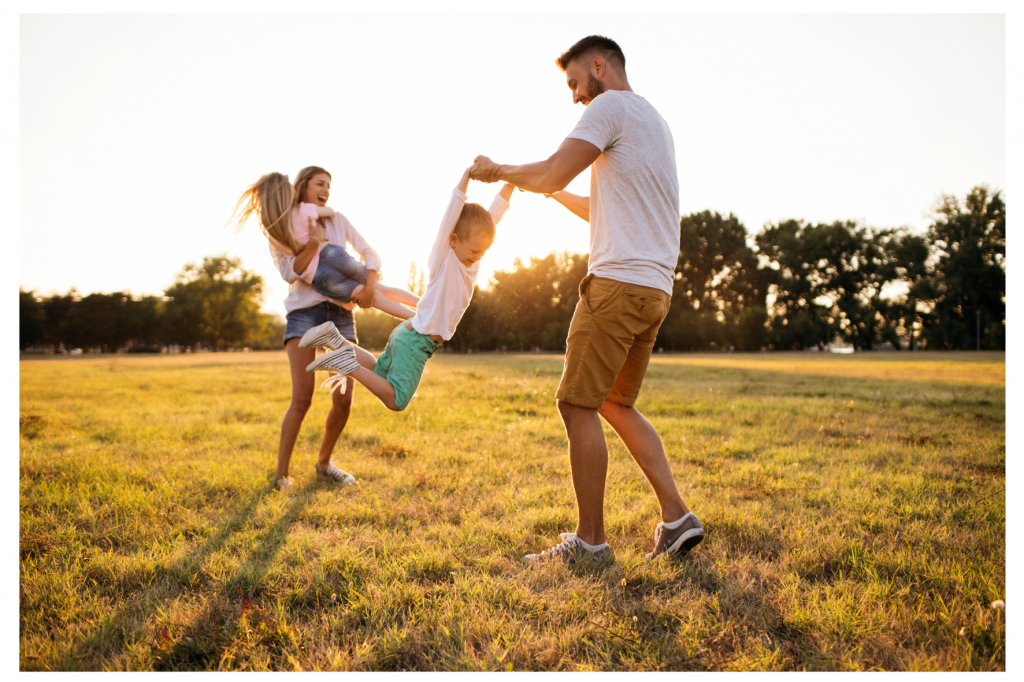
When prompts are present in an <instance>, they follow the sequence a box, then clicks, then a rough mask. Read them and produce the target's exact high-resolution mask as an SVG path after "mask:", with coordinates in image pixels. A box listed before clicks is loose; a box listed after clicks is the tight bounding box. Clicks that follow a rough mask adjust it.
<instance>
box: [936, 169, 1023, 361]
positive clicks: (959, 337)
mask: <svg viewBox="0 0 1024 682" xmlns="http://www.w3.org/2000/svg"><path fill="white" fill-rule="evenodd" d="M928 242H929V244H930V245H931V246H932V248H933V249H935V251H936V254H937V255H936V259H935V267H934V271H933V272H934V275H933V278H932V288H933V295H934V297H935V305H934V309H933V319H932V321H931V324H930V325H929V328H928V330H927V338H928V345H929V347H930V348H960V349H971V348H975V346H976V343H977V340H976V332H977V330H976V324H977V322H978V317H977V316H978V315H979V314H980V322H981V345H982V347H983V348H996V349H998V348H1005V347H1006V331H1005V330H1006V205H1005V203H1004V202H1003V199H1002V196H1001V192H992V191H991V190H990V189H989V188H988V187H986V186H984V185H981V186H978V187H975V188H974V189H972V190H971V191H970V193H969V194H968V195H967V197H966V198H965V199H964V201H963V202H962V203H961V202H960V201H959V200H958V199H957V198H956V197H955V196H950V195H942V196H941V197H940V198H939V201H938V204H937V206H936V208H935V219H934V221H933V223H932V224H931V226H930V227H929V228H928Z"/></svg>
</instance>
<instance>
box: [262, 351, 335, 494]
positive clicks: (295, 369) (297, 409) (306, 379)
mask: <svg viewBox="0 0 1024 682" xmlns="http://www.w3.org/2000/svg"><path fill="white" fill-rule="evenodd" d="M285 349H286V351H287V352H288V367H289V369H290V370H291V375H292V401H291V403H290V404H289V405H288V410H287V411H286V412H285V413H284V419H282V420H281V441H280V443H279V444H278V446H277V473H276V474H275V475H274V478H275V479H278V478H281V477H284V476H287V475H288V464H289V463H290V462H291V459H292V451H293V450H294V449H295V440H296V439H297V438H298V437H299V429H300V428H302V420H303V419H305V417H306V412H308V411H309V406H310V405H312V404H313V389H314V388H315V387H316V380H315V378H314V376H313V375H312V374H309V373H308V372H306V366H307V365H308V364H309V363H311V362H313V360H314V359H315V358H316V349H315V348H299V339H298V338H295V337H293V338H290V339H288V343H286V344H285ZM339 433H340V431H339Z"/></svg>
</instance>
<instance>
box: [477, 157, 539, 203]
mask: <svg viewBox="0 0 1024 682" xmlns="http://www.w3.org/2000/svg"><path fill="white" fill-rule="evenodd" d="M469 179H470V180H478V181H480V182H497V181H499V180H501V166H500V165H498V164H496V163H494V162H493V161H491V160H490V159H489V158H487V157H486V156H478V157H476V158H475V159H473V165H472V166H470V167H469ZM509 184H512V183H509ZM519 191H520V192H527V191H529V190H525V189H523V188H522V187H520V188H519ZM542 194H544V196H546V197H548V198H550V197H551V195H552V194H553V192H552V193H547V192H542Z"/></svg>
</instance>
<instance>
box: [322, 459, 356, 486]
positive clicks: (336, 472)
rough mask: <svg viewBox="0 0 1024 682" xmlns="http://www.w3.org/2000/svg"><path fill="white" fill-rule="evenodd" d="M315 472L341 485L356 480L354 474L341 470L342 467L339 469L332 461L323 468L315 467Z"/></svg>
mask: <svg viewBox="0 0 1024 682" xmlns="http://www.w3.org/2000/svg"><path fill="white" fill-rule="evenodd" d="M316 473H317V475H318V476H326V477H327V478H329V479H331V480H333V481H337V482H338V483H340V484H342V485H348V484H349V483H355V482H356V477H355V476H353V475H352V474H350V473H348V472H347V471H343V470H342V469H339V468H338V467H336V466H334V462H328V463H327V466H325V467H324V468H323V469H321V468H320V467H317V468H316Z"/></svg>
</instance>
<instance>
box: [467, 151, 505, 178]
mask: <svg viewBox="0 0 1024 682" xmlns="http://www.w3.org/2000/svg"><path fill="white" fill-rule="evenodd" d="M469 177H470V178H472V179H473V180H479V181H480V182H497V181H498V180H501V166H499V165H498V164H496V163H494V162H493V161H491V160H490V159H488V158H487V157H486V156H478V157H476V158H475V159H473V165H472V166H471V167H470V169H469Z"/></svg>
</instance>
